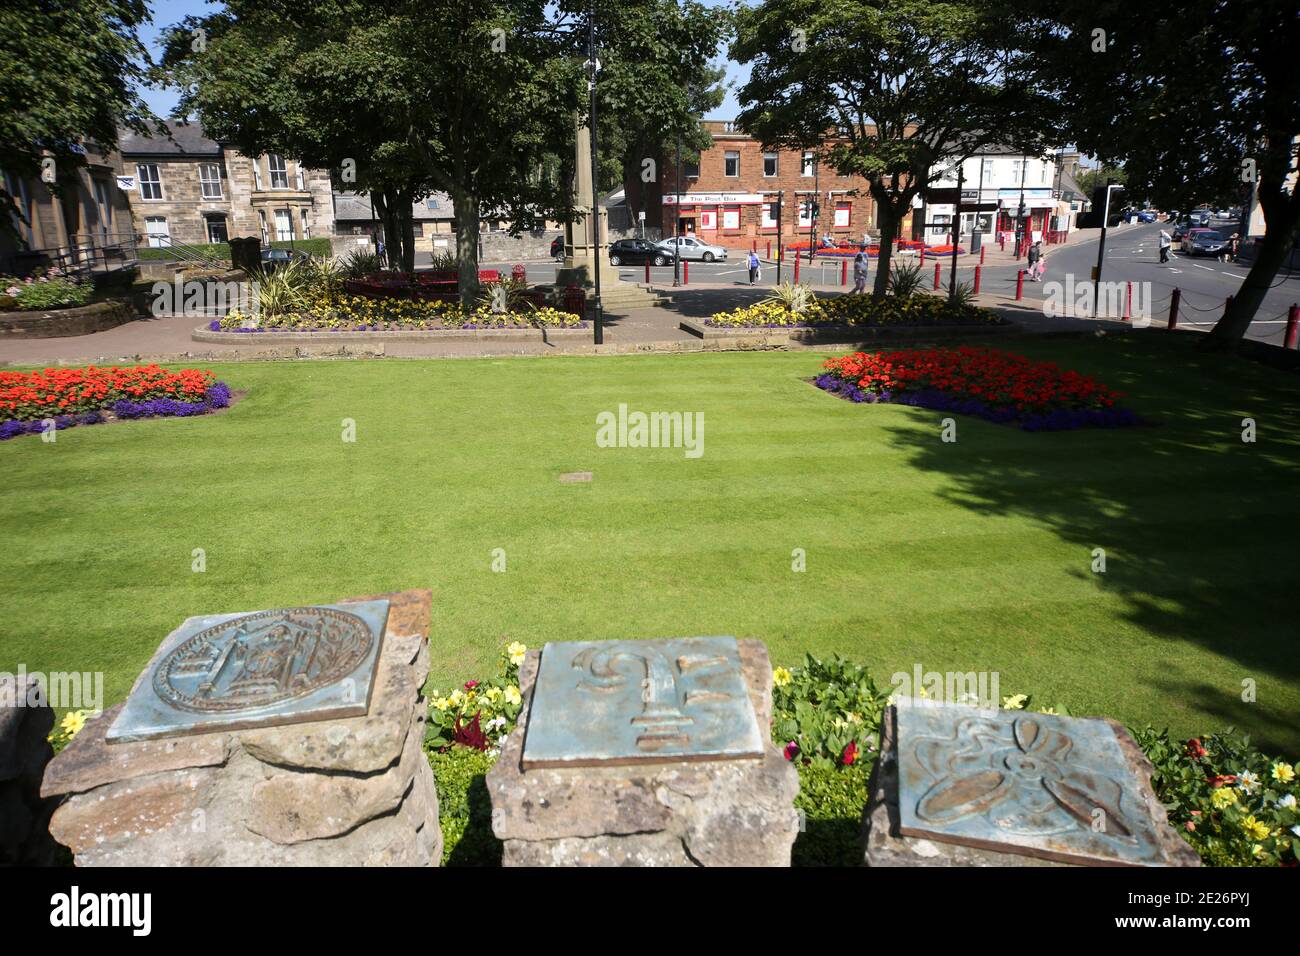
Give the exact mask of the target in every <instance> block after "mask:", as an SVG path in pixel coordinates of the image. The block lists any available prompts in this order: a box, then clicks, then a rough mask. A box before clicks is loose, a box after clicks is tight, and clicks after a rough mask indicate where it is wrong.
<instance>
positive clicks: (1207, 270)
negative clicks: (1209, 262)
mask: <svg viewBox="0 0 1300 956" xmlns="http://www.w3.org/2000/svg"><path fill="white" fill-rule="evenodd" d="M1192 265H1194V266H1195V267H1196V268H1198V269H1204V270H1205V271H1206V272H1213V271H1214V270H1213V269H1211V268H1210V267H1209V266H1203V265H1201V264H1200V263H1199V262H1193V263H1192Z"/></svg>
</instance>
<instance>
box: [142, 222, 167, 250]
mask: <svg viewBox="0 0 1300 956" xmlns="http://www.w3.org/2000/svg"><path fill="white" fill-rule="evenodd" d="M144 231H145V235H147V236H148V237H149V245H150V246H151V247H152V248H154V249H160V248H162V247H163V246H168V245H171V239H172V236H171V233H170V232H169V231H168V229H167V217H166V216H146V217H145V219H144Z"/></svg>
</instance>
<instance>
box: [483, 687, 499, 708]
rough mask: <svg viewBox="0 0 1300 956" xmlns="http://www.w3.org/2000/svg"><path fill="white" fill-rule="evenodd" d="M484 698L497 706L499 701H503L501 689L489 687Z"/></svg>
mask: <svg viewBox="0 0 1300 956" xmlns="http://www.w3.org/2000/svg"><path fill="white" fill-rule="evenodd" d="M483 696H484V697H486V698H487V699H488V700H489V701H491V702H492V703H494V704H495V703H496V702H497V701H498V700H500V699H501V688H500V687H489V688H488V689H487V691H486V692H485V693H484V694H483Z"/></svg>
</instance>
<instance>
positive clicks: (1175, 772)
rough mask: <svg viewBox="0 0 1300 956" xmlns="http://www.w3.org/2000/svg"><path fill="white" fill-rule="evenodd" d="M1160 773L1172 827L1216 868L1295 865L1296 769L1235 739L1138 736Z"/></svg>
mask: <svg viewBox="0 0 1300 956" xmlns="http://www.w3.org/2000/svg"><path fill="white" fill-rule="evenodd" d="M1133 736H1134V739H1136V740H1137V742H1138V744H1139V745H1140V746H1141V747H1142V750H1143V751H1144V752H1145V753H1146V755H1147V757H1148V758H1150V760H1151V763H1152V764H1153V765H1154V767H1155V773H1154V775H1153V776H1152V778H1151V783H1152V785H1153V786H1154V787H1155V791H1156V795H1157V796H1158V797H1159V798H1160V800H1161V801H1162V802H1163V803H1164V805H1165V808H1166V809H1167V810H1168V811H1169V822H1170V823H1172V824H1173V825H1174V826H1176V827H1178V828H1180V829H1181V830H1182V831H1183V836H1184V837H1186V838H1187V842H1188V843H1190V844H1191V845H1192V846H1193V847H1194V848H1195V849H1196V852H1198V853H1199V854H1200V855H1201V858H1202V859H1203V860H1205V862H1206V863H1208V864H1210V865H1212V866H1250V865H1252V864H1256V865H1263V866H1276V865H1284V866H1295V865H1296V864H1297V861H1300V807H1298V806H1297V803H1298V802H1300V781H1298V780H1297V777H1296V768H1295V766H1294V764H1291V763H1287V762H1286V761H1284V760H1280V759H1277V758H1273V757H1268V756H1265V755H1264V754H1262V753H1260V751H1258V750H1256V749H1254V748H1252V747H1251V746H1250V738H1248V737H1238V736H1236V735H1234V734H1232V733H1231V732H1227V733H1223V734H1210V735H1208V736H1205V737H1201V738H1193V739H1191V740H1187V741H1177V740H1173V739H1171V738H1170V736H1169V731H1167V730H1164V731H1156V730H1154V729H1153V728H1150V727H1148V728H1146V729H1145V730H1140V731H1135V732H1134V735H1133Z"/></svg>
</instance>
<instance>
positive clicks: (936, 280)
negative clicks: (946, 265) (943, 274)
mask: <svg viewBox="0 0 1300 956" xmlns="http://www.w3.org/2000/svg"><path fill="white" fill-rule="evenodd" d="M934 287H935V289H938V288H939V263H937V262H936V263H935V264H934Z"/></svg>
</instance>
